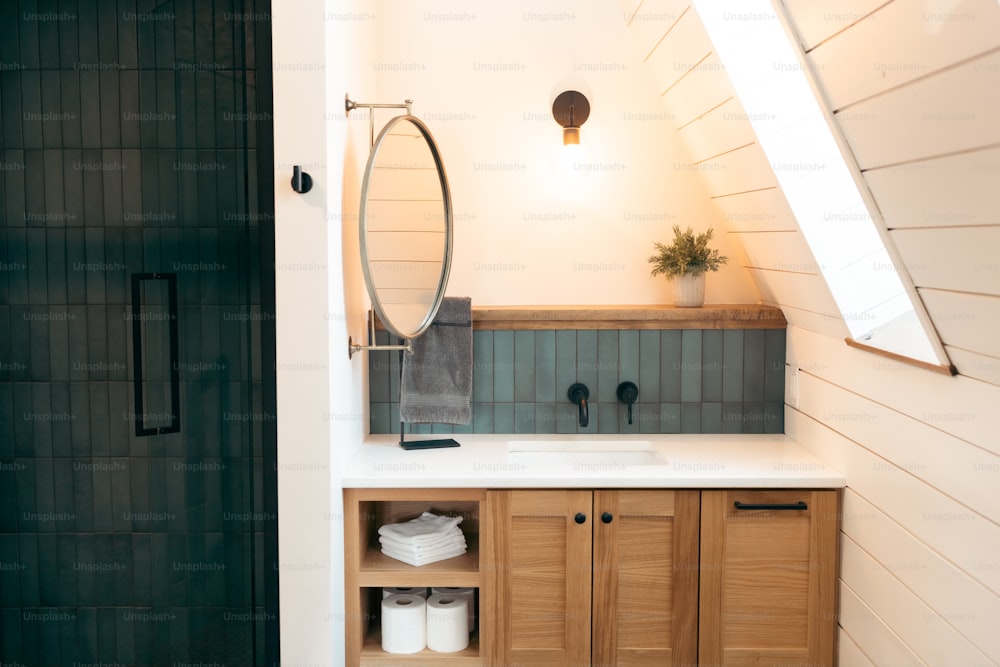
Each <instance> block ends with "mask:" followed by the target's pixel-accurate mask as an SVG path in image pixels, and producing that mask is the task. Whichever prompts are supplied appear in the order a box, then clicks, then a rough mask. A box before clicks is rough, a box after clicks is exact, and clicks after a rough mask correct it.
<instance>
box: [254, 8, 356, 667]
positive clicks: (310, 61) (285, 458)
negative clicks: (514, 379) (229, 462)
mask: <svg viewBox="0 0 1000 667" xmlns="http://www.w3.org/2000/svg"><path fill="white" fill-rule="evenodd" d="M274 5H275V6H274V7H273V10H272V21H273V34H274V47H273V53H274V63H275V84H274V118H275V256H276V260H275V261H276V267H275V275H276V277H275V281H276V297H277V318H276V326H277V382H278V535H279V540H278V551H279V561H280V605H281V610H280V615H281V619H280V621H281V655H282V665H285V666H286V667H287V666H294V667H306V666H314V665H315V666H319V665H323V666H329V665H338V664H343V655H344V639H343V635H344V615H343V608H344V604H343V595H344V590H343V518H342V517H343V503H342V496H341V482H340V470H342V468H343V463H344V461H346V460H347V459H348V458H349V457H350V456H351V454H353V452H354V451H355V449H356V448H357V447H358V446H360V443H361V441H362V438H363V437H364V434H365V433H366V432H367V423H368V415H367V401H366V400H365V399H366V396H365V391H364V384H363V378H364V369H365V364H366V362H365V360H364V355H360V357H359V356H355V359H354V360H353V361H350V360H349V359H348V356H347V337H348V335H349V333H353V334H354V335H355V336H358V335H359V334H361V333H362V332H363V331H364V312H365V308H366V307H365V305H364V303H363V295H364V286H363V284H362V283H361V282H360V281H361V278H360V269H359V268H358V266H357V260H356V259H355V260H353V261H352V260H350V259H348V261H346V262H345V259H344V258H345V257H346V258H354V257H357V255H358V253H357V216H356V213H353V212H354V211H357V203H358V191H359V190H360V185H359V183H360V174H361V171H362V169H363V167H364V160H366V159H367V149H368V143H367V142H368V138H367V125H366V124H363V123H357V122H353V120H352V121H351V122H349V121H347V120H346V119H345V118H344V112H343V110H344V106H343V105H344V94H345V93H347V92H350V93H351V94H352V95H355V97H367V96H371V95H372V94H374V90H373V80H372V76H371V70H370V69H368V68H365V67H360V66H358V63H359V62H368V63H370V62H371V61H372V60H373V49H374V43H375V39H374V16H375V9H374V5H373V3H371V2H365V1H363V0H358V1H356V2H343V1H339V2H335V1H334V0H329V1H328V2H327V3H326V6H325V7H324V5H323V3H301V4H295V5H294V6H293V5H291V4H287V3H284V4H283V3H274ZM295 164H300V165H303V167H304V168H305V170H306V171H307V172H309V173H310V174H311V175H312V177H313V180H314V186H313V189H312V191H311V192H309V193H307V194H305V195H300V194H297V193H295V192H293V191H292V190H291V188H290V186H289V181H290V177H291V172H292V166H293V165H295ZM345 211H346V213H345Z"/></svg>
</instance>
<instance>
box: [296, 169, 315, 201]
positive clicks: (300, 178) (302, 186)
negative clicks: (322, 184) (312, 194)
mask: <svg viewBox="0 0 1000 667" xmlns="http://www.w3.org/2000/svg"><path fill="white" fill-rule="evenodd" d="M312 186H313V179H312V176H310V175H309V174H307V173H306V172H304V171H302V167H300V166H299V165H295V166H294V167H293V168H292V190H295V191H296V192H298V193H299V194H300V195H304V194H305V193H307V192H309V191H310V190H312Z"/></svg>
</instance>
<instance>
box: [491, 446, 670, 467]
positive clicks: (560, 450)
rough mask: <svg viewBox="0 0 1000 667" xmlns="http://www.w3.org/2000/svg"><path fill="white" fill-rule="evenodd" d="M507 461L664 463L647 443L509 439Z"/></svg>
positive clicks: (615, 463)
mask: <svg viewBox="0 0 1000 667" xmlns="http://www.w3.org/2000/svg"><path fill="white" fill-rule="evenodd" d="M507 460H508V461H510V462H512V463H522V464H525V465H556V466H558V465H564V466H565V465H570V466H637V465H638V466H648V465H666V463H667V460H666V459H665V458H664V457H663V456H662V455H661V454H660V453H658V452H657V451H656V449H655V447H654V446H653V443H652V442H650V441H648V440H511V441H509V442H508V443H507Z"/></svg>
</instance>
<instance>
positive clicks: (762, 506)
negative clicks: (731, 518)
mask: <svg viewBox="0 0 1000 667" xmlns="http://www.w3.org/2000/svg"><path fill="white" fill-rule="evenodd" d="M733 505H735V506H736V509H738V510H807V509H809V506H808V505H806V503H805V501H803V500H800V501H799V502H797V503H759V504H757V503H741V502H740V501H738V500H737V501H736V502H734V503H733Z"/></svg>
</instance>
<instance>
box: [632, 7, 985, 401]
mask: <svg viewBox="0 0 1000 667" xmlns="http://www.w3.org/2000/svg"><path fill="white" fill-rule="evenodd" d="M620 4H621V6H622V9H623V13H624V15H625V16H626V17H627V20H628V21H629V27H630V29H631V30H632V32H633V33H634V34H635V36H636V41H637V50H638V52H639V53H640V54H642V57H643V58H644V59H645V62H646V65H647V68H648V69H649V73H650V75H651V77H652V81H653V85H654V86H655V87H656V88H657V92H659V93H661V99H662V100H663V103H664V105H666V106H667V107H668V109H669V110H670V111H671V112H672V113H673V114H674V117H675V118H676V126H677V129H678V132H680V133H681V135H682V136H683V138H684V139H685V142H686V143H687V145H688V147H689V149H690V151H691V153H692V159H693V161H694V162H695V163H696V165H697V166H699V167H700V173H701V174H702V175H703V176H704V178H705V180H706V183H707V184H708V189H709V191H710V193H711V196H712V197H713V199H714V200H715V202H716V203H717V204H718V205H719V207H720V209H721V211H722V216H723V219H724V220H725V222H726V225H727V227H728V231H729V232H730V233H731V234H733V235H734V236H737V237H738V238H739V240H740V241H741V242H742V244H743V247H744V249H745V255H746V257H747V259H748V268H749V269H750V270H751V273H752V274H753V277H754V280H755V281H756V283H757V286H758V289H759V291H760V294H761V298H762V300H764V301H767V302H772V303H774V304H776V305H778V306H780V307H781V308H782V309H783V310H784V311H785V315H786V318H787V319H788V321H789V323H790V324H791V325H793V326H801V327H803V328H806V329H810V330H813V331H817V332H819V333H823V334H825V335H829V336H832V337H836V338H843V337H845V336H846V335H847V331H846V327H845V326H844V322H843V320H842V319H841V317H840V315H839V313H838V311H837V308H836V306H835V304H834V302H833V299H832V297H831V295H830V291H829V289H828V288H827V285H826V283H825V281H824V279H823V277H822V275H821V274H820V273H819V271H818V267H816V260H815V258H814V257H813V253H812V252H811V250H810V248H809V245H808V243H806V241H805V238H804V237H803V235H802V233H801V231H800V227H799V225H798V221H797V220H796V219H795V217H794V215H793V214H792V213H791V211H790V210H789V209H788V206H787V204H786V203H785V202H784V201H783V200H784V197H783V195H782V193H781V190H780V188H779V187H778V184H777V180H776V178H775V176H774V174H773V171H772V169H771V168H770V165H769V163H768V161H767V159H766V158H765V157H764V154H763V151H762V150H761V148H760V146H759V145H758V144H757V142H756V140H755V135H754V134H753V130H752V128H751V127H750V123H749V120H748V119H746V118H745V116H746V114H745V113H744V112H743V110H742V107H741V105H740V102H739V98H738V97H737V96H736V94H735V92H734V89H733V87H732V86H731V84H730V83H729V80H728V78H727V76H726V72H725V67H724V63H723V62H722V61H721V60H720V57H719V56H718V54H717V53H716V50H715V49H714V48H713V45H712V43H711V40H710V39H709V37H708V34H707V33H706V31H705V28H704V26H703V25H702V23H701V20H700V18H699V17H698V14H697V12H696V11H695V9H694V8H693V7H692V6H690V3H689V2H686V1H681V0H677V1H675V0H644V1H643V0H622V1H621V3H620ZM830 6H831V5H830V3H817V2H812V1H806V0H785V2H784V9H785V11H786V12H787V18H788V23H789V25H790V27H791V29H792V32H793V33H797V35H798V36H799V38H800V40H801V45H802V48H803V49H804V51H805V52H806V58H807V60H808V62H809V64H810V65H811V68H810V69H811V70H812V71H813V72H814V73H815V75H816V80H817V83H818V85H819V86H820V87H821V89H822V90H823V92H824V95H825V98H826V101H827V103H828V105H829V111H830V112H832V113H833V115H834V118H835V122H837V123H838V124H839V126H840V128H841V130H842V132H843V135H844V137H845V139H846V141H847V144H848V147H849V150H850V151H851V152H852V153H853V156H854V159H856V160H857V162H858V165H859V166H860V168H861V173H862V176H863V179H864V183H865V184H866V185H867V186H868V188H869V190H870V192H871V195H872V198H873V200H874V202H875V205H876V206H877V207H878V209H879V211H878V212H879V213H880V214H881V216H882V218H883V219H884V220H885V224H886V226H887V228H888V229H889V230H890V234H889V235H890V241H891V242H892V243H893V244H894V245H895V247H896V249H897V250H898V251H899V253H900V256H901V259H902V264H903V266H904V271H905V272H908V273H909V276H910V278H911V279H912V280H913V283H914V285H915V287H916V290H917V293H918V295H919V297H920V298H921V300H922V301H923V303H924V306H925V307H926V309H927V312H928V315H929V317H930V320H931V322H932V324H933V325H934V328H935V329H936V330H937V332H938V334H939V335H940V337H941V339H942V342H943V343H944V345H945V348H946V349H947V351H948V353H949V356H950V357H951V360H952V363H953V364H954V365H955V366H956V367H957V368H958V371H959V372H960V373H962V374H964V375H969V376H972V377H977V378H979V379H982V380H985V381H987V382H991V383H994V384H1000V342H998V341H1000V336H997V335H996V334H995V332H996V331H998V330H1000V3H997V2H996V0H958V1H954V2H951V1H950V2H941V1H937V0H935V1H931V0H927V1H925V2H915V1H912V0H894V1H892V2H888V3H886V2H884V0H850V1H846V2H840V3H837V4H836V8H835V10H831V9H830ZM741 120H742V122H740V121H741Z"/></svg>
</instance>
